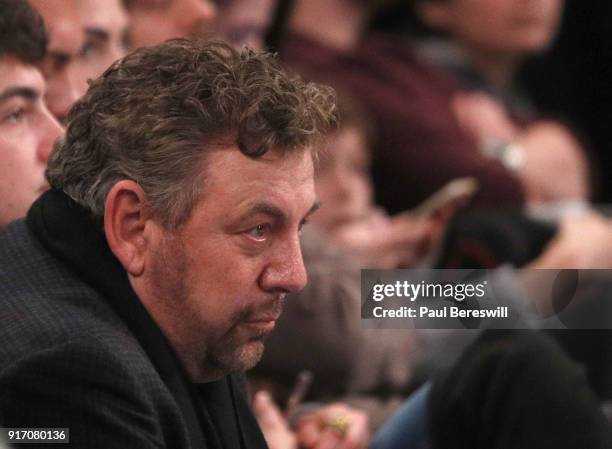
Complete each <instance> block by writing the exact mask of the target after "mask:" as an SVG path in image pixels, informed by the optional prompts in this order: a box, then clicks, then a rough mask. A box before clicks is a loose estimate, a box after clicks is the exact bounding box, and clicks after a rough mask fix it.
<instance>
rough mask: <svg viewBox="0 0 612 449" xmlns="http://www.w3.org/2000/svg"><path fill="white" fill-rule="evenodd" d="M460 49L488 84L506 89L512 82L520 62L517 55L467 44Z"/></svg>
mask: <svg viewBox="0 0 612 449" xmlns="http://www.w3.org/2000/svg"><path fill="white" fill-rule="evenodd" d="M461 50H462V51H463V52H464V54H465V55H466V57H467V59H468V60H469V61H470V63H471V64H472V65H473V66H474V67H475V68H476V69H477V70H478V72H479V73H481V74H482V76H483V77H484V78H485V79H486V80H487V81H488V82H489V84H491V85H492V86H494V87H496V88H499V89H506V88H508V87H509V86H510V85H511V84H512V82H513V80H514V76H515V74H516V71H517V68H518V66H519V64H520V61H519V59H518V58H517V57H515V56H512V55H504V54H500V53H496V52H491V51H486V50H482V49H475V48H471V47H468V46H463V47H461Z"/></svg>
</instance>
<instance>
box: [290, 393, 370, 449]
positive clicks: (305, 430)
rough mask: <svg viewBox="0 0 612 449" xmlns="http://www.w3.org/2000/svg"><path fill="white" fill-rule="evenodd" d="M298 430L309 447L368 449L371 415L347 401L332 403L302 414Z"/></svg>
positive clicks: (299, 438)
mask: <svg viewBox="0 0 612 449" xmlns="http://www.w3.org/2000/svg"><path fill="white" fill-rule="evenodd" d="M295 427H296V428H295V433H296V436H297V439H298V443H299V445H300V447H303V448H305V449H364V448H366V447H367V446H368V444H369V442H370V429H369V423H368V417H367V415H366V414H365V413H364V412H361V411H358V410H355V409H353V408H351V407H349V406H348V405H346V404H340V403H336V404H331V405H328V406H325V407H323V408H321V409H320V410H318V411H317V412H315V413H311V414H308V415H304V416H303V417H301V418H300V419H299V420H298V422H297V424H296V426H295Z"/></svg>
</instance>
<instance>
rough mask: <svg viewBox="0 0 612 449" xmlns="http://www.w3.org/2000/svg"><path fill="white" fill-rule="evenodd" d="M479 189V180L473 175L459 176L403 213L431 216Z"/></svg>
mask: <svg viewBox="0 0 612 449" xmlns="http://www.w3.org/2000/svg"><path fill="white" fill-rule="evenodd" d="M477 191H478V181H477V180H476V178H473V177H469V176H468V177H465V178H457V179H453V180H452V181H449V182H448V183H447V184H446V185H444V187H442V188H441V189H440V190H438V191H436V192H435V193H433V194H432V195H430V196H429V197H428V198H427V199H425V200H424V201H423V202H422V203H421V204H419V205H418V206H416V207H415V208H414V209H411V210H409V211H406V212H402V213H401V214H400V216H401V215H404V214H406V215H409V216H412V217H414V216H421V217H423V216H430V215H434V214H435V213H436V212H438V211H439V210H441V209H444V208H445V207H446V206H449V205H452V204H456V203H460V202H463V201H467V200H469V199H470V198H471V197H473V196H474V194H476V192H477Z"/></svg>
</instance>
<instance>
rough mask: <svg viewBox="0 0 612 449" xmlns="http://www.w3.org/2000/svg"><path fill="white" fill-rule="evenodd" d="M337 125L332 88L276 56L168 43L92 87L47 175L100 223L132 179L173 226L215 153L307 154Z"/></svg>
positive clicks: (123, 63)
mask: <svg viewBox="0 0 612 449" xmlns="http://www.w3.org/2000/svg"><path fill="white" fill-rule="evenodd" d="M336 122H337V108H336V102H335V93H334V91H333V89H331V88H330V87H327V86H322V85H318V84H314V83H306V82H304V81H302V80H301V78H299V77H297V76H294V75H291V74H289V73H288V72H286V71H285V70H284V69H282V68H281V66H280V63H279V62H278V60H277V58H276V57H275V56H274V55H272V54H270V53H263V52H262V53H255V52H253V51H252V50H249V49H244V50H241V51H239V50H236V49H234V48H232V47H230V46H229V45H228V44H225V43H223V42H217V41H205V40H204V39H193V40H192V39H174V40H170V41H167V42H165V43H164V44H161V45H157V46H153V47H144V48H141V49H139V50H137V51H135V52H133V53H131V54H130V55H128V56H126V57H125V58H123V59H121V60H119V61H117V62H116V63H115V64H113V65H112V66H111V67H110V68H109V69H108V70H107V71H106V72H105V73H104V74H103V75H102V76H101V77H99V78H98V79H96V80H94V81H93V82H92V83H91V85H90V88H89V90H88V92H87V94H86V95H85V96H84V97H83V98H82V99H81V100H80V101H79V102H77V103H76V105H75V106H74V107H73V109H72V110H71V113H70V116H69V123H70V124H69V126H68V129H67V133H66V137H65V139H64V140H63V141H60V142H59V143H58V144H56V147H55V149H54V151H53V153H52V154H51V157H50V158H49V162H48V169H47V173H46V176H47V179H48V181H49V183H50V184H51V186H53V187H55V188H57V189H60V190H63V191H64V192H65V193H66V194H68V196H70V197H71V198H72V199H73V200H75V201H76V202H77V203H78V204H80V205H81V206H83V207H85V208H86V209H88V210H90V211H91V212H92V214H93V216H94V218H98V219H99V218H101V217H102V216H103V213H104V202H105V199H106V196H107V194H108V192H109V191H110V189H111V188H112V186H113V185H114V184H115V183H116V182H118V181H120V180H122V179H130V180H133V181H135V182H137V183H138V184H139V185H140V186H141V187H142V189H143V190H144V191H145V193H146V195H147V200H148V201H149V204H150V206H151V209H152V211H153V212H154V213H155V214H156V215H157V216H158V218H159V219H160V222H161V223H162V225H164V226H165V227H166V228H169V229H172V228H177V227H178V226H180V225H181V224H182V223H184V222H185V220H187V219H188V217H189V214H190V212H191V209H192V207H193V206H194V205H195V203H196V202H197V200H198V199H199V196H200V191H201V189H202V186H203V184H205V179H202V178H203V176H205V175H203V174H202V172H205V171H206V170H205V167H204V169H203V168H202V155H203V154H205V153H206V152H207V151H208V150H210V149H211V148H215V147H220V146H231V145H237V146H238V148H239V149H240V151H241V152H242V153H244V154H245V155H247V156H249V157H253V158H255V157H259V156H261V155H263V154H264V153H266V152H267V151H268V150H269V149H281V150H285V151H291V150H293V149H303V148H307V147H310V146H312V144H314V143H315V142H316V140H317V139H318V138H319V137H322V136H323V135H325V134H327V133H328V132H330V130H331V129H333V128H334V127H335V125H336ZM313 154H315V152H314V150H313Z"/></svg>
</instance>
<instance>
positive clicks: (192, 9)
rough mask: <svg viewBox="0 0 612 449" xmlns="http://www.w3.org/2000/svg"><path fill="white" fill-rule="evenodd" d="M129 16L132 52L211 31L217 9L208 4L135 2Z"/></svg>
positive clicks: (206, 0)
mask: <svg viewBox="0 0 612 449" xmlns="http://www.w3.org/2000/svg"><path fill="white" fill-rule="evenodd" d="M129 15H130V45H131V47H132V48H134V49H135V48H140V47H143V46H146V45H155V44H159V43H161V42H164V41H166V40H168V39H173V38H177V37H184V36H186V35H188V34H199V33H203V32H209V31H211V27H212V21H213V20H214V19H215V17H216V15H217V7H216V6H215V4H214V2H213V1H212V0H136V1H135V2H134V5H133V6H132V7H131V9H130V11H129Z"/></svg>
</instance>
